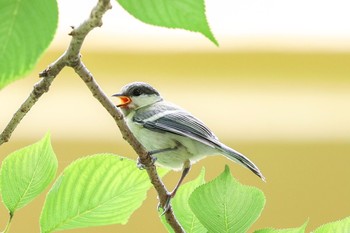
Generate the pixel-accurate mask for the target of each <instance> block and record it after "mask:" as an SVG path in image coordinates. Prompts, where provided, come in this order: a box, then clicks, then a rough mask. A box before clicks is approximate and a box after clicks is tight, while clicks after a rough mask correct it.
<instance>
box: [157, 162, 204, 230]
mask: <svg viewBox="0 0 350 233" xmlns="http://www.w3.org/2000/svg"><path fill="white" fill-rule="evenodd" d="M204 175H205V169H204V168H202V171H201V173H200V174H199V176H198V177H197V178H196V179H195V180H192V181H190V182H188V183H186V184H184V185H182V186H180V188H179V190H178V191H177V193H176V195H175V197H174V198H173V200H172V202H171V204H172V207H173V211H174V213H175V216H176V218H177V220H178V221H179V222H180V224H181V226H182V227H183V228H184V229H185V231H186V232H187V233H202V232H206V231H207V229H206V228H205V227H204V226H203V225H202V224H201V223H200V222H199V220H198V219H197V218H196V216H195V215H194V213H193V212H192V210H191V208H190V206H189V204H188V199H189V197H190V195H191V194H192V192H193V190H195V189H196V188H197V187H198V186H200V185H202V184H204V183H205V181H204ZM162 222H163V224H164V225H165V226H166V228H167V230H168V231H169V232H174V231H173V229H172V228H171V227H170V226H169V224H168V223H167V222H166V220H165V216H164V215H163V216H162Z"/></svg>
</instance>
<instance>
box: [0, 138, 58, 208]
mask: <svg viewBox="0 0 350 233" xmlns="http://www.w3.org/2000/svg"><path fill="white" fill-rule="evenodd" d="M56 171H57V158H56V155H55V153H54V151H53V149H52V146H51V143H50V135H49V134H46V136H45V137H44V138H43V139H41V140H40V141H39V142H37V143H35V144H33V145H30V146H27V147H25V148H23V149H20V150H18V151H15V152H13V153H11V154H10V155H9V156H7V157H6V158H5V159H4V161H3V162H2V166H1V172H0V173H1V174H0V179H1V186H2V187H1V195H2V199H3V202H4V204H5V206H6V207H7V209H8V210H9V211H10V213H12V214H13V213H14V212H15V211H16V210H17V209H20V208H22V207H23V206H25V205H27V204H28V203H29V202H30V201H32V200H33V199H34V198H35V197H37V196H38V195H39V194H40V193H41V192H42V191H43V190H44V189H45V188H46V187H47V186H48V185H49V183H50V182H51V181H52V180H53V179H54V178H55V175H56Z"/></svg>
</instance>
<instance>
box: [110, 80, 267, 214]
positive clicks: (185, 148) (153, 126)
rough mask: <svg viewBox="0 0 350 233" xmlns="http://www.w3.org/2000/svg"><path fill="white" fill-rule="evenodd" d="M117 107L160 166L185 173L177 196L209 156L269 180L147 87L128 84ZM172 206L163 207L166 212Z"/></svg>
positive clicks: (136, 83) (189, 116) (174, 192)
mask: <svg viewBox="0 0 350 233" xmlns="http://www.w3.org/2000/svg"><path fill="white" fill-rule="evenodd" d="M113 96H116V97H119V99H120V101H121V103H120V104H118V105H117V107H119V108H120V109H121V110H122V112H123V115H124V116H125V120H126V123H127V125H128V126H129V128H130V130H131V132H132V133H133V134H134V136H135V137H136V138H137V140H138V141H139V142H140V143H141V144H142V145H143V146H144V147H145V148H146V150H147V151H148V152H149V154H150V155H151V156H152V157H153V158H154V160H155V163H156V165H160V166H164V167H167V168H170V169H173V170H181V169H182V175H181V177H180V179H179V181H178V183H177V185H176V186H175V188H174V190H173V191H172V192H171V193H169V194H168V201H167V204H166V205H169V202H170V199H171V198H172V197H174V196H175V194H176V191H177V189H178V188H179V187H180V185H181V182H182V181H183V179H184V178H185V176H186V175H187V174H188V172H189V170H190V168H191V165H192V164H193V163H195V162H197V161H198V160H200V159H202V158H204V157H206V156H208V155H216V154H221V155H224V156H225V157H226V158H228V159H230V160H233V161H235V162H237V163H239V164H241V165H243V166H244V167H246V168H248V169H249V170H251V171H252V172H253V173H254V174H256V175H257V176H259V177H260V178H261V179H263V180H265V178H264V176H263V175H262V173H261V172H260V170H259V168H258V167H257V166H255V164H254V163H253V162H251V161H250V160H249V159H248V158H247V157H245V156H244V155H243V154H241V153H239V152H238V151H235V150H234V149H231V148H230V147H228V146H226V145H224V144H223V143H221V142H220V141H219V139H218V138H217V137H216V136H215V135H214V133H213V132H212V131H211V130H210V129H209V128H208V127H207V126H205V124H204V123H203V122H202V121H200V120H198V119H197V118H196V117H194V116H193V115H192V114H191V113H189V112H187V111H186V110H184V109H182V108H180V107H178V106H176V105H174V104H172V103H169V102H166V101H165V100H163V98H162V97H161V96H160V94H159V92H158V91H157V90H156V89H154V88H153V87H152V86H150V85H149V84H147V83H143V82H134V83H130V84H127V85H126V86H124V87H123V88H122V89H121V92H120V93H118V94H114V95H113ZM167 207H168V206H165V207H163V208H164V209H165V211H166V209H167Z"/></svg>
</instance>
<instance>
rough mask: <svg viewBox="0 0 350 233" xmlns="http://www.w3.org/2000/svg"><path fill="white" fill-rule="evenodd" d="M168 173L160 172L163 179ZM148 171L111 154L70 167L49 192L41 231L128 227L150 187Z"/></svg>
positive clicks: (94, 157) (84, 159)
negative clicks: (104, 226)
mask: <svg viewBox="0 0 350 233" xmlns="http://www.w3.org/2000/svg"><path fill="white" fill-rule="evenodd" d="M166 172H167V171H165V170H161V169H158V173H159V175H160V176H163V175H165V173H166ZM150 186H151V183H150V181H149V178H148V175H147V172H146V171H141V170H139V169H137V167H136V163H135V161H133V160H130V159H126V158H122V157H119V156H117V155H112V154H97V155H93V156H88V157H84V158H82V159H79V160H77V161H75V162H73V163H72V164H70V165H69V166H68V167H67V168H66V169H64V171H63V172H62V174H61V175H60V176H59V178H58V179H57V180H56V182H55V184H54V185H53V187H52V188H51V190H50V192H49V193H48V195H47V197H46V200H45V204H44V207H43V210H42V213H41V217H40V226H41V232H42V233H46V232H53V231H57V230H64V229H73V228H81V227H90V226H101V225H108V224H117V223H121V224H125V223H126V222H127V221H128V219H129V217H130V216H131V214H132V213H133V212H134V211H135V210H136V209H138V208H139V207H140V206H141V204H142V202H143V201H144V200H145V198H146V194H147V190H148V189H149V188H150Z"/></svg>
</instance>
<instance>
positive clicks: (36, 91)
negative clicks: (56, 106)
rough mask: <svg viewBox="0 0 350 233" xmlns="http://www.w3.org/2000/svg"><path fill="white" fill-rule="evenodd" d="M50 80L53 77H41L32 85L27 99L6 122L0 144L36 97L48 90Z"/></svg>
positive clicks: (6, 140)
mask: <svg viewBox="0 0 350 233" xmlns="http://www.w3.org/2000/svg"><path fill="white" fill-rule="evenodd" d="M52 81H53V77H48V78H47V79H41V80H40V81H39V82H38V83H36V84H35V85H34V88H33V91H32V92H31V93H30V94H29V96H28V97H27V99H26V100H25V101H24V103H23V104H22V105H21V107H20V108H19V109H18V110H17V111H16V113H15V114H13V117H12V119H11V120H10V122H9V123H8V124H7V126H6V127H5V129H4V130H3V132H2V133H1V134H0V145H2V144H3V143H5V142H8V140H9V139H10V137H11V135H12V133H13V131H14V130H15V129H16V127H17V126H18V124H19V123H20V122H21V120H22V119H23V117H24V116H25V115H26V114H27V113H28V112H29V110H30V109H31V108H32V107H33V106H34V104H35V103H36V102H37V101H38V99H39V98H40V97H41V96H42V95H43V94H44V93H45V92H47V91H48V90H49V87H50V86H51V83H52Z"/></svg>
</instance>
